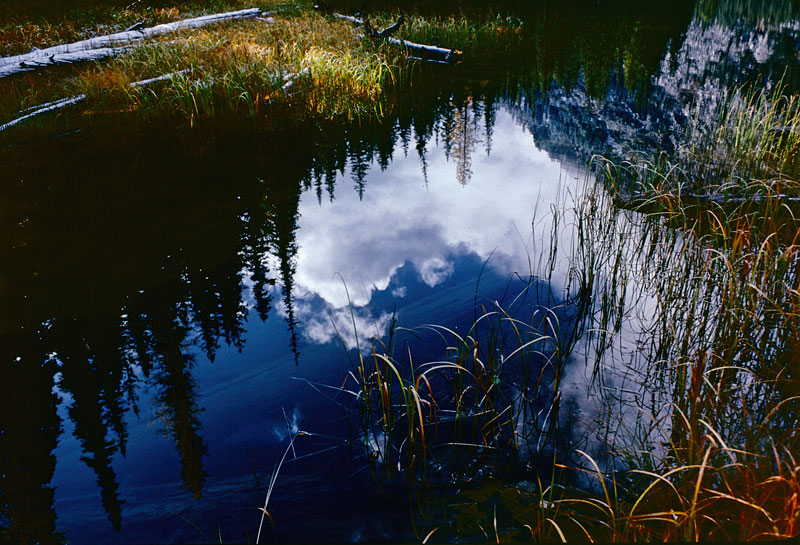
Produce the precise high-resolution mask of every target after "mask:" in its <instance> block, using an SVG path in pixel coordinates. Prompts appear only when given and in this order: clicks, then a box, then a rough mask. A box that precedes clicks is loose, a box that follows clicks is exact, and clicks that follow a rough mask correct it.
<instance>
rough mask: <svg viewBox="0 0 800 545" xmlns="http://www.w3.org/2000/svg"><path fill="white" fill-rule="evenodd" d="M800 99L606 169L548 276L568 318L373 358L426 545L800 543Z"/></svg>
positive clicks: (386, 439)
mask: <svg viewBox="0 0 800 545" xmlns="http://www.w3.org/2000/svg"><path fill="white" fill-rule="evenodd" d="M796 104H797V97H793V96H783V95H781V94H780V93H779V92H771V93H767V92H763V93H753V92H747V91H740V92H739V93H735V94H732V95H731V96H730V97H729V98H728V99H727V100H726V101H725V103H724V105H723V108H721V110H720V115H719V116H718V117H717V118H716V119H714V120H713V121H711V122H710V123H708V124H707V125H705V126H700V125H699V124H695V125H694V126H692V127H690V128H689V129H688V131H687V133H686V135H685V139H684V141H683V145H682V146H680V147H679V148H678V150H677V152H676V153H675V154H674V155H672V156H670V157H667V156H659V157H657V158H655V159H653V160H650V161H646V160H643V159H632V160H631V161H629V162H626V163H622V162H611V161H607V160H599V162H598V165H597V166H598V169H597V171H596V173H597V174H598V175H599V179H600V181H602V182H604V183H603V184H601V185H598V186H595V185H594V183H593V181H594V175H593V176H592V180H591V181H590V183H588V185H587V187H585V188H584V189H583V190H579V191H577V192H576V194H577V195H579V196H578V197H576V198H575V200H573V201H571V202H567V203H564V205H563V206H562V207H561V208H560V209H559V210H558V211H557V212H556V216H555V217H554V223H553V226H554V229H565V228H571V229H573V231H572V237H571V238H572V240H573V244H572V247H571V248H568V249H566V250H565V249H563V248H561V249H556V248H551V253H550V255H547V256H545V257H546V259H544V260H540V261H539V262H547V263H548V264H552V263H558V264H560V265H559V267H561V268H562V269H564V268H566V269H567V270H568V274H567V277H568V280H567V283H566V287H565V288H564V291H563V293H560V294H558V295H557V296H556V298H555V300H556V301H560V303H558V304H553V303H552V302H551V303H550V304H549V306H536V305H534V306H533V307H528V316H529V318H526V319H520V318H518V316H519V313H518V312H511V310H510V309H504V308H500V307H496V308H490V309H483V310H484V311H485V312H484V313H483V314H482V315H481V316H480V317H479V318H478V319H477V320H476V321H475V323H474V326H473V328H472V329H471V330H470V331H468V332H466V333H462V334H459V333H457V332H455V331H451V330H448V329H445V328H441V327H436V328H435V329H436V330H437V331H439V332H440V333H441V338H442V339H443V343H442V346H443V351H442V353H443V355H444V357H443V358H442V359H441V360H439V361H433V362H427V361H426V362H421V361H416V360H415V359H414V354H413V352H412V353H407V351H406V349H405V348H404V347H403V346H400V345H399V344H398V345H397V346H395V344H397V343H396V341H395V340H394V338H393V337H392V338H390V340H389V343H388V345H387V346H385V347H382V348H381V349H379V350H374V351H373V352H372V353H369V354H364V355H359V356H358V358H357V360H356V361H355V362H354V368H353V370H352V372H351V374H350V375H349V380H348V382H346V383H345V388H346V389H348V390H349V391H350V392H351V393H352V394H353V396H352V397H353V398H354V399H355V401H354V405H353V413H352V414H353V415H354V416H356V422H357V429H358V430H359V431H358V432H357V433H358V434H359V436H360V437H361V440H362V442H363V443H364V444H365V450H366V453H367V454H366V456H367V458H368V459H369V460H370V461H371V467H372V470H373V476H374V479H375V481H376V482H377V483H378V484H379V485H380V486H389V485H390V483H393V482H397V481H402V482H406V483H407V484H408V485H409V487H408V490H409V498H410V500H411V503H412V505H413V509H412V514H413V516H414V517H415V522H416V524H417V525H418V526H417V529H418V533H419V536H420V538H421V539H422V538H424V537H425V536H429V537H430V538H431V541H437V540H444V541H450V540H460V539H479V540H480V539H489V540H492V541H495V540H497V541H500V540H503V539H526V540H527V539H533V540H534V541H539V542H554V541H561V540H565V541H569V542H572V541H580V542H585V541H625V542H632V541H680V542H707V541H722V542H730V541H755V540H776V539H786V538H792V537H797V536H798V535H800V502H798V497H800V459H798V452H800V436H798V425H799V424H800V376H798V369H800V253H798V249H800V245H798V234H800V229H798V222H797V217H798V216H797V204H796V201H794V200H793V199H794V198H795V197H797V196H798V192H797V179H798V172H797V168H798V165H797V161H796V152H797V144H796V140H795V139H796V133H794V131H793V128H794V127H796V126H797V123H796V119H797V115H798V114H797V106H796ZM566 226H572V227H566ZM567 238H570V237H567ZM534 261H535V260H534ZM552 270H553V268H552V267H549V266H548V267H546V268H545V269H543V270H541V271H534V278H535V279H537V280H535V281H540V280H547V281H549V279H550V278H551V277H550V272H552ZM535 281H534V282H535ZM532 286H533V284H532ZM530 289H535V288H533V287H531V288H530ZM521 297H522V296H521ZM515 316H516V317H515ZM584 366H585V369H586V373H585V374H586V376H587V377H588V379H587V380H586V381H585V382H584V383H582V386H580V387H579V389H578V390H576V389H575V386H574V384H575V377H576V376H581V375H582V371H583V369H582V368H583V367H584ZM567 376H569V380H567V379H566V378H565V377H567ZM580 388H582V389H580ZM549 469H552V471H550V470H549ZM454 490H457V492H454ZM442 513H444V514H442ZM430 532H433V535H430Z"/></svg>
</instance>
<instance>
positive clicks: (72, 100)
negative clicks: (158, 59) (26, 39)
mask: <svg viewBox="0 0 800 545" xmlns="http://www.w3.org/2000/svg"><path fill="white" fill-rule="evenodd" d="M191 71H192V69H191V68H187V69H186V70H180V71H179V72H170V73H169V74H164V75H163V76H158V77H156V78H149V79H143V80H139V81H134V82H132V83H131V84H130V87H144V86H146V85H150V84H151V83H156V82H158V81H165V80H170V79H172V78H174V77H175V76H182V75H184V74H188V73H189V72H191ZM85 98H86V95H83V94H81V95H76V96H74V97H67V98H62V99H60V100H54V101H53V102H47V103H45V104H40V105H38V106H32V107H30V108H25V109H24V110H22V111H19V112H17V113H16V115H19V116H20V117H17V118H16V119H12V120H11V121H9V122H8V123H4V124H3V125H0V132H3V131H4V130H6V129H8V128H9V127H13V126H14V125H16V124H18V123H22V122H23V121H25V120H27V119H30V118H32V117H35V116H37V115H41V114H45V113H47V112H52V111H55V110H60V109H61V108H66V107H67V106H71V105H73V104H77V103H78V102H81V101H83V100H84V99H85ZM20 114H24V115H20Z"/></svg>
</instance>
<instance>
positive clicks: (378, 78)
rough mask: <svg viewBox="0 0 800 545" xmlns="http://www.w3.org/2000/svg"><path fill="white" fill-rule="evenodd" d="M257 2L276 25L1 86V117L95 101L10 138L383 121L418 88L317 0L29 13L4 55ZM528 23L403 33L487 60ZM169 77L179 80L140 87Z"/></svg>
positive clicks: (440, 22) (202, 35) (401, 54)
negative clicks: (69, 100) (113, 128)
mask: <svg viewBox="0 0 800 545" xmlns="http://www.w3.org/2000/svg"><path fill="white" fill-rule="evenodd" d="M254 6H255V7H260V8H261V9H263V10H264V11H265V13H266V12H268V13H270V14H271V15H270V18H269V20H265V18H259V19H253V20H242V21H236V22H228V23H220V24H217V25H214V26H210V27H205V28H203V29H195V30H191V31H182V32H180V33H178V34H169V35H165V36H163V37H161V38H156V39H151V40H149V41H147V42H145V43H144V44H142V45H141V46H138V47H135V48H131V49H130V50H128V51H125V52H123V53H121V54H119V55H117V56H115V57H113V58H111V59H109V60H106V61H99V62H92V63H82V64H76V65H74V66H66V67H64V66H59V67H51V68H48V69H44V70H37V71H32V72H26V73H23V74H19V75H15V76H11V77H8V78H4V79H3V80H0V87H1V88H2V93H0V121H1V122H8V121H12V120H14V119H16V118H18V117H20V116H21V115H22V114H23V112H24V110H26V109H28V108H32V107H35V106H37V105H41V104H45V103H48V102H51V101H54V100H59V99H63V98H65V97H74V96H81V95H85V96H86V98H85V99H84V100H82V101H81V102H80V104H79V105H78V106H75V107H70V108H67V109H63V110H59V111H58V112H57V113H48V114H47V115H43V116H40V117H35V118H32V119H30V120H26V121H25V122H24V123H21V124H20V125H19V126H15V127H14V128H12V129H7V130H6V131H4V132H5V134H4V135H3V137H4V138H6V139H7V140H9V141H13V140H14V139H15V138H16V137H20V138H24V137H25V136H26V134H27V135H30V134H33V135H37V134H42V133H44V134H48V133H53V132H56V131H62V132H63V131H65V130H70V129H72V128H75V127H82V126H87V125H88V126H91V124H92V123H101V124H104V123H105V124H107V123H109V122H110V123H112V124H114V123H116V124H119V126H120V127H125V128H130V127H132V126H135V125H136V124H137V123H139V122H145V123H156V124H162V125H176V124H177V125H178V126H182V125H183V124H188V125H189V126H191V125H194V124H195V123H198V122H202V121H203V120H212V119H213V120H214V122H215V123H221V122H223V121H224V119H226V118H230V119H243V118H244V119H260V120H263V119H265V118H266V117H269V116H270V114H271V113H274V112H275V111H278V110H280V111H281V118H282V119H284V120H287V119H301V120H302V119H313V118H329V119H330V118H338V117H344V118H348V119H353V118H361V117H363V116H373V117H382V116H384V115H385V114H386V113H387V112H388V111H389V110H390V109H391V107H392V103H393V97H394V96H395V94H396V93H397V92H399V91H401V90H402V89H403V86H407V85H410V84H411V80H412V79H413V67H414V66H415V62H416V61H412V60H409V59H408V53H407V52H406V50H405V49H404V48H403V47H398V46H397V45H393V44H390V43H387V42H386V41H384V40H380V39H377V38H370V37H365V36H364V33H363V30H362V29H361V28H358V27H356V26H354V25H353V24H352V23H350V22H348V21H343V20H338V19H336V18H334V17H331V16H330V13H329V12H328V13H326V12H323V11H316V10H314V9H313V7H312V5H311V3H310V2H300V3H293V4H286V3H282V2H270V1H267V2H264V1H261V2H251V3H244V2H238V1H233V2H212V3H211V4H204V5H203V7H202V9H201V8H200V7H199V6H197V5H196V4H192V3H170V4H169V6H166V7H152V6H148V7H143V5H142V3H137V2H134V3H132V4H129V5H126V6H122V5H120V6H117V7H116V8H115V7H108V6H106V7H104V8H102V9H101V8H88V7H86V8H83V9H78V8H74V9H72V10H66V9H64V10H62V11H58V10H56V11H55V12H48V11H43V12H41V13H40V12H38V11H37V10H35V9H34V10H32V11H27V12H26V11H25V10H23V9H22V8H19V9H17V10H16V13H15V14H12V16H11V17H10V18H9V20H8V21H7V22H5V23H4V24H3V26H2V29H1V30H0V48H2V50H3V51H4V52H6V53H12V52H15V53H19V52H23V51H28V50H30V49H31V48H33V47H37V48H43V47H47V46H50V45H54V44H59V43H64V42H69V41H72V40H76V39H83V38H87V37H91V36H93V35H100V34H107V33H110V32H116V31H121V30H124V29H125V28H127V27H128V26H129V25H130V24H133V23H135V22H142V23H143V24H144V25H145V26H152V25H155V24H158V23H162V22H169V21H174V20H178V19H185V18H187V17H189V16H196V15H200V14H204V13H218V12H222V11H229V10H235V9H242V8H243V7H254ZM12 12H14V10H12ZM23 13H26V14H27V15H25V16H23V15H22V14H23ZM37 14H38V15H37ZM399 16H400V14H399V13H377V14H374V15H373V16H372V17H371V19H370V20H371V22H372V24H373V25H374V26H375V27H376V28H384V27H385V26H389V25H390V24H391V23H393V22H395V21H396V20H397V19H398V18H399ZM520 28H521V23H520V22H519V21H516V20H514V19H509V18H501V17H497V16H486V17H484V19H482V20H468V19H467V18H466V17H464V16H461V17H450V18H447V19H442V18H431V19H425V18H422V17H419V16H414V15H409V16H407V18H406V22H405V24H404V25H403V26H402V27H401V28H400V30H399V32H398V34H397V35H398V36H400V37H402V38H404V39H406V38H408V39H412V40H418V41H422V42H423V43H427V42H426V41H429V42H431V43H436V44H442V45H446V46H447V47H452V48H463V49H466V50H468V51H469V52H470V54H471V55H472V57H473V61H476V60H479V59H480V58H489V57H491V56H492V55H491V53H490V52H491V51H495V52H497V51H500V50H502V49H503V48H508V47H513V46H514V45H518V44H517V42H518V41H519V39H518V35H519V31H520ZM478 44H480V45H478ZM164 75H169V76H170V78H169V79H168V80H163V81H158V82H153V83H150V84H148V85H133V86H132V84H134V83H135V82H139V81H142V80H149V79H151V78H157V77H160V76H164ZM286 112H289V114H288V115H286ZM120 114H122V115H120ZM12 132H13V133H15V134H14V135H10V133H12Z"/></svg>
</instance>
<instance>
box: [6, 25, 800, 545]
mask: <svg viewBox="0 0 800 545" xmlns="http://www.w3.org/2000/svg"><path fill="white" fill-rule="evenodd" d="M683 25H684V26H682V27H680V28H677V29H670V32H668V33H666V34H668V35H674V34H676V33H677V35H679V36H681V37H682V39H683V40H684V41H683V42H682V44H671V45H670V46H669V47H667V44H661V45H662V46H663V47H662V48H661V49H662V51H666V53H665V54H664V55H662V56H661V57H660V59H661V61H662V62H661V63H660V65H659V64H658V63H657V64H656V69H655V71H654V73H652V74H648V75H647V76H648V77H649V79H650V81H652V82H654V85H653V88H652V89H650V91H649V93H648V94H647V95H646V98H645V99H644V102H643V103H642V100H643V99H642V97H641V96H638V95H636V93H633V92H632V91H630V89H627V88H626V87H625V85H624V84H622V83H620V82H619V81H612V82H611V84H610V86H609V88H608V91H607V96H606V97H604V98H601V99H598V98H591V96H589V93H588V91H587V87H586V85H585V84H584V82H583V81H582V80H581V79H580V78H579V80H578V81H577V82H574V81H573V82H570V81H564V82H561V81H554V82H553V83H552V85H551V86H549V87H548V88H547V89H545V90H542V89H539V90H532V89H531V88H528V87H524V86H519V87H518V86H516V85H513V84H509V85H506V84H500V83H497V84H496V85H495V84H494V83H491V84H487V83H486V82H482V83H477V82H476V80H478V81H479V80H480V78H475V77H469V78H464V77H463V74H459V77H458V78H453V79H452V80H449V78H448V77H447V75H445V78H443V79H444V81H441V78H438V77H437V78H436V79H435V81H434V82H433V83H431V89H430V90H428V91H426V92H425V93H422V94H420V96H419V97H414V98H415V99H417V100H412V101H410V104H406V105H399V106H398V108H397V112H396V113H394V114H393V115H392V116H390V117H389V119H387V120H386V121H384V122H382V123H377V122H366V123H364V124H356V123H352V124H348V125H344V126H338V127H323V128H318V129H313V128H308V127H302V128H298V129H296V130H292V131H290V132H288V133H286V134H283V135H280V136H278V137H275V136H264V135H258V134H253V133H249V132H247V131H238V132H234V133H233V134H229V133H225V134H213V133H211V134H210V135H204V136H203V137H200V138H192V137H186V139H185V140H183V139H176V138H173V137H170V138H165V137H164V135H158V134H156V135H153V134H138V133H137V134H130V135H127V134H120V135H116V138H114V139H110V138H106V139H102V140H100V141H98V140H97V139H96V138H95V137H91V136H86V135H83V134H80V133H78V134H75V135H68V136H65V137H64V138H62V139H59V140H57V141H55V142H45V143H41V142H38V143H37V142H33V143H28V144H27V147H26V148H24V149H25V151H21V152H19V153H17V151H13V150H12V151H10V152H9V155H8V157H12V158H13V159H12V161H13V162H8V163H6V164H5V165H4V167H5V168H4V173H3V175H2V178H0V181H2V183H3V185H2V187H3V189H2V194H1V195H0V197H1V200H0V205H1V206H2V209H3V214H2V218H3V219H2V227H1V228H2V234H3V237H2V239H3V242H2V244H3V256H4V266H3V270H2V275H3V277H2V291H0V298H1V299H2V301H3V306H4V308H5V309H7V311H6V312H4V313H3V314H4V315H3V316H2V317H0V336H1V337H2V342H0V344H2V346H3V347H4V357H5V358H6V361H5V362H4V364H3V365H4V367H3V368H2V373H3V377H2V382H3V385H2V387H0V388H1V389H2V394H3V396H1V397H0V399H2V401H0V403H1V404H2V412H3V413H4V414H6V415H20V416H19V417H17V416H14V417H13V418H12V417H10V416H7V417H4V420H3V428H2V429H3V434H4V435H6V437H9V438H10V437H12V436H13V437H14V439H13V440H12V441H10V440H8V439H4V440H3V442H2V444H0V457H2V462H3V468H4V469H3V484H2V487H1V488H0V489H1V490H2V493H3V502H4V505H6V506H7V507H6V511H4V512H2V514H0V525H6V523H8V524H11V522H10V521H13V523H14V524H16V525H18V526H21V527H22V528H25V529H26V530H28V531H31V532H33V533H34V534H35V535H39V536H42V539H43V541H46V540H47V537H46V536H48V535H50V533H51V532H52V530H53V528H56V529H57V530H58V531H59V532H62V533H63V534H64V536H65V537H66V538H67V539H68V540H69V542H71V543H97V542H106V543H113V542H117V543H148V542H153V541H156V542H173V543H179V542H196V541H218V540H220V539H221V540H225V541H247V540H249V541H254V536H255V532H256V531H257V528H258V522H259V520H258V519H259V516H260V514H259V512H258V511H257V507H258V506H259V505H261V504H262V502H263V501H264V495H265V490H266V488H267V485H268V482H269V478H270V474H271V472H272V470H273V467H274V465H275V463H276V462H277V461H278V460H279V459H280V457H281V456H282V454H283V453H284V450H285V449H286V446H287V441H288V435H289V433H290V432H292V431H295V432H296V431H297V430H304V431H306V432H308V433H310V434H311V435H309V436H301V437H298V438H297V441H296V444H295V448H296V457H298V458H299V459H298V460H294V461H291V462H289V463H287V464H285V465H284V466H283V467H282V468H281V474H280V476H279V478H278V480H277V485H276V488H275V490H274V492H273V495H272V497H271V499H270V508H269V511H270V514H271V516H272V517H273V518H274V521H275V524H274V527H273V526H270V527H269V528H268V530H267V533H266V538H267V540H270V541H306V542H308V541H313V542H317V541H335V542H341V541H353V542H356V541H361V540H365V541H377V540H384V541H409V540H413V539H414V537H415V535H414V532H413V530H412V528H411V527H410V524H409V520H410V516H409V512H408V498H407V497H406V498H404V497H403V494H402V491H397V490H395V491H394V492H396V493H390V494H380V493H379V490H378V488H377V487H376V486H375V482H374V481H375V479H374V478H373V477H372V476H371V474H370V471H369V468H368V465H369V464H368V461H367V456H368V454H369V447H368V446H366V447H365V445H364V444H362V442H361V441H360V440H359V438H358V437H355V436H354V435H353V433H352V432H351V430H350V429H349V427H348V422H349V421H348V419H347V414H346V411H345V410H344V409H343V408H342V406H341V404H342V403H343V400H342V399H341V398H342V397H344V396H345V394H342V393H341V392H338V393H337V391H336V390H331V389H326V388H325V386H333V387H336V386H339V385H341V384H342V382H343V381H344V380H345V377H346V375H347V373H348V371H350V370H351V368H352V367H351V362H352V358H353V354H354V350H355V349H357V348H361V349H362V350H364V351H369V349H370V339H372V338H377V339H381V338H385V336H386V335H387V333H388V332H389V328H390V326H391V323H392V320H393V319H396V321H397V324H398V325H399V326H401V327H405V328H417V329H414V335H408V336H407V337H404V342H407V343H408V345H409V346H411V347H413V354H414V359H415V361H418V362H424V361H435V360H438V359H441V358H442V357H443V353H444V348H445V343H444V342H443V341H442V340H441V339H439V338H438V336H437V335H436V334H434V333H433V332H431V331H429V330H424V329H418V327H419V326H421V325H423V324H440V325H444V326H447V327H448V328H451V329H453V330H455V331H457V332H464V331H466V330H468V329H469V327H470V325H471V323H472V322H473V320H474V318H475V316H476V314H478V315H479V314H480V313H481V312H482V309H484V308H485V309H489V310H491V309H493V308H495V307H494V305H495V302H498V303H499V304H500V305H502V306H503V307H504V308H506V310H508V311H509V313H511V314H512V315H514V316H519V317H521V318H530V315H531V314H532V313H533V312H535V310H536V309H539V308H552V307H555V306H557V304H558V303H560V302H561V297H562V295H561V294H562V293H563V289H564V287H565V286H566V283H567V280H568V279H567V276H566V275H567V272H568V262H567V261H558V262H556V263H555V266H554V268H553V272H552V274H551V275H549V276H548V278H547V279H546V280H547V282H545V278H544V277H541V276H538V275H539V273H540V272H541V271H542V269H543V268H546V267H543V266H546V261H547V255H548V252H549V251H550V249H551V248H552V242H553V240H551V236H552V235H551V233H552V211H553V210H554V209H556V210H557V209H559V207H562V206H563V205H564V203H566V202H568V201H569V200H570V199H573V200H574V199H576V198H577V196H579V195H580V193H581V192H582V191H583V190H584V188H585V187H586V185H585V184H586V179H587V174H586V172H587V171H586V164H587V161H588V159H589V157H590V156H591V154H592V153H594V152H603V153H609V154H615V153H623V152H625V151H626V150H630V149H643V148H644V149H647V150H652V149H656V148H657V146H659V145H661V144H668V143H669V142H672V141H674V138H675V135H676V134H677V132H678V131H679V130H680V127H681V126H682V124H683V123H685V121H686V119H688V118H689V117H690V115H691V111H692V110H691V108H690V106H689V104H690V103H691V102H692V101H693V100H694V101H697V102H698V103H700V104H702V105H703V112H704V114H703V115H707V116H709V117H711V116H713V112H714V111H715V110H714V107H715V104H717V102H718V100H719V98H720V96H721V95H722V93H723V92H724V90H725V89H727V88H728V86H729V85H733V84H735V83H739V82H740V81H741V80H742V79H747V78H750V77H754V76H753V74H773V73H774V72H775V66H778V67H780V66H781V64H782V63H783V64H786V63H787V62H788V61H787V60H786V59H787V51H786V47H785V46H786V43H788V41H790V40H791V39H793V38H792V37H795V36H797V35H798V28H800V27H799V26H798V23H797V22H796V21H789V22H785V21H784V22H782V23H780V24H778V23H771V24H769V25H766V26H764V27H761V28H760V29H752V28H750V27H747V26H746V25H741V26H739V27H736V29H732V27H731V26H730V25H727V26H726V23H725V22H724V21H714V22H712V23H711V24H709V23H708V22H707V21H706V22H703V21H700V20H699V19H697V18H695V19H693V20H691V19H689V20H686V21H683ZM675 59H677V67H674V66H673V65H674V64H675ZM793 62H796V58H795V59H794V61H793ZM583 68H584V69H588V66H585V67H583ZM794 68H796V67H795V66H792V69H794ZM443 70H446V68H443ZM471 76H474V74H472V75H471ZM722 76H725V77H722ZM565 79H566V80H569V77H565ZM645 79H648V78H645ZM20 158H26V159H25V160H24V161H23V160H21V159H20ZM31 158H34V159H31ZM572 227H573V226H569V225H567V226H562V228H560V229H557V230H556V234H555V237H556V240H557V241H558V245H559V246H560V247H561V248H568V247H570V245H571V244H572V242H573V241H572V240H571V237H572V236H573V233H574V231H573V229H572ZM523 290H527V292H526V293H527V294H528V295H527V296H526V297H524V298H522V299H517V296H518V294H520V293H521V292H522V291H523ZM566 322H568V320H565V323H566ZM357 338H358V340H357ZM570 362H571V363H570V364H571V365H573V366H574V368H575V372H574V373H571V374H570V375H569V380H571V381H572V384H571V385H567V386H565V391H568V390H570V389H572V391H573V398H574V400H575V402H576V403H577V404H578V405H579V406H578V408H577V410H578V412H580V411H581V410H583V411H584V413H586V412H591V411H594V410H596V409H595V407H594V405H593V404H592V403H591V402H590V401H591V400H589V399H584V397H585V396H584V397H582V394H579V393H578V392H580V388H581V385H582V384H584V381H585V380H586V378H585V377H584V373H583V372H582V369H586V368H590V367H591V363H592V362H590V361H584V360H583V359H581V358H580V357H577V356H576V357H574V358H572V359H571V360H570ZM54 377H55V380H54ZM582 403H585V406H581V404H582ZM51 452H52V455H51ZM293 457H295V456H294V455H293ZM523 465H524V464H523ZM522 477H524V475H523V476H518V478H522ZM395 484H396V483H395ZM389 488H390V489H391V486H389ZM32 490H33V492H32ZM390 491H391V490H390ZM343 498H347V501H346V502H345V501H343ZM54 517H56V518H55V520H54Z"/></svg>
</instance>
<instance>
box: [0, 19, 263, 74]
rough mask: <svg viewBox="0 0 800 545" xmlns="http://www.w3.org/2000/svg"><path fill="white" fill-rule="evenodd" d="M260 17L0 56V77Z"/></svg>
mask: <svg viewBox="0 0 800 545" xmlns="http://www.w3.org/2000/svg"><path fill="white" fill-rule="evenodd" d="M259 16H261V9H260V8H251V9H244V10H239V11H229V12H226V13H216V14H213V15H203V16H202V17H193V18H191V19H184V20H182V21H174V22H172V23H165V24H161V25H156V26H153V27H149V28H142V29H138V30H128V31H125V32H117V33H115V34H108V35H106V36H97V37H95V38H89V39H88V40H81V41H79V42H73V43H71V44H62V45H56V46H53V47H48V48H46V49H35V50H33V51H31V52H30V53H25V54H23V55H12V56H10V57H0V78H2V77H5V76H10V75H12V74H17V73H20V72H26V71H28V70H33V69H35V68H38V67H42V66H48V65H55V64H60V63H73V62H78V61H85V60H97V59H100V58H104V57H108V56H110V55H114V54H115V53H118V52H120V51H121V50H122V49H124V47H121V46H129V47H130V44H138V43H141V42H142V40H144V39H146V38H154V37H156V36H162V35H164V34H169V33H171V32H177V31H179V30H183V29H189V28H200V27H204V26H206V25H211V24H214V23H220V22H224V21H232V20H237V19H250V18H255V17H259Z"/></svg>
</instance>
